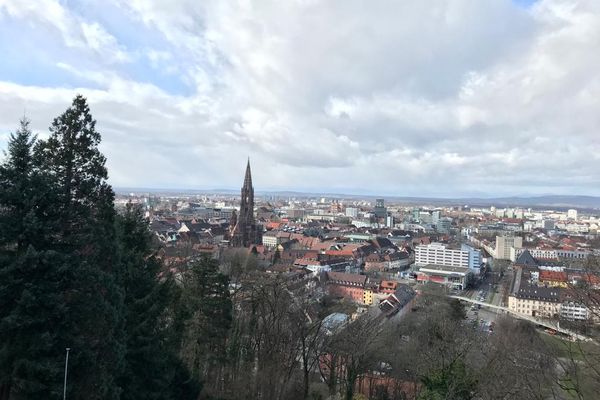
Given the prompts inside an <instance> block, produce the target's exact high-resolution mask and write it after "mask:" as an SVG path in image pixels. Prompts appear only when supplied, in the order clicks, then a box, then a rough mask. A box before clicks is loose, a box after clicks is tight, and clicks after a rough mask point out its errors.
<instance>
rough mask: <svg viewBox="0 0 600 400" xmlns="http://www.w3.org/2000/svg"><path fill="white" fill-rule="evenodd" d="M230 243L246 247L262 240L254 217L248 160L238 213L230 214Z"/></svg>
mask: <svg viewBox="0 0 600 400" xmlns="http://www.w3.org/2000/svg"><path fill="white" fill-rule="evenodd" d="M230 225H231V233H230V235H231V239H232V240H231V243H232V245H234V246H237V247H248V246H250V245H253V244H260V243H261V242H262V228H261V227H260V225H257V224H256V221H255V219H254V187H253V186H252V173H251V171H250V160H248V164H247V165H246V175H245V177H244V185H243V186H242V189H241V202H240V213H239V215H237V214H235V213H233V215H232V216H231V222H230Z"/></svg>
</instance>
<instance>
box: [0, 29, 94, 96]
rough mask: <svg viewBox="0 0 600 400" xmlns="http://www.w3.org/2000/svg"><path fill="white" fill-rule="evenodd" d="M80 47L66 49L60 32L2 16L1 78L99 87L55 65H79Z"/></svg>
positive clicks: (0, 43) (16, 81)
mask: <svg viewBox="0 0 600 400" xmlns="http://www.w3.org/2000/svg"><path fill="white" fill-rule="evenodd" d="M79 51H80V50H75V49H69V48H66V47H65V46H64V44H63V43H62V41H61V38H60V34H59V33H58V32H54V31H51V30H48V29H45V28H42V27H38V26H32V25H28V24H25V23H23V21H17V20H12V19H9V18H3V19H2V23H1V24H0V52H1V53H2V62H0V80H3V81H8V82H13V83H17V84H20V85H33V86H42V87H64V88H76V87H87V88H98V87H99V86H98V85H97V84H95V83H93V82H90V81H89V80H88V79H85V78H84V77H78V76H75V75H73V74H72V73H71V72H69V71H67V70H65V69H64V68H61V67H59V66H58V64H59V63H64V64H70V65H71V64H73V63H76V64H75V65H74V66H75V67H80V68H82V67H83V66H82V65H81V64H82V61H84V60H85V58H84V57H81V56H80V55H77V54H76V53H78V52H79Z"/></svg>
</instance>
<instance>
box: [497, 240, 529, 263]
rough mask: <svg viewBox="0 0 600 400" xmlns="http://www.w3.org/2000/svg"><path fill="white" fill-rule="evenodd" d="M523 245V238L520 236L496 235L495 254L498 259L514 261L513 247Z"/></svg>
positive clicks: (516, 247)
mask: <svg viewBox="0 0 600 400" xmlns="http://www.w3.org/2000/svg"><path fill="white" fill-rule="evenodd" d="M522 247H523V238H522V237H520V236H496V248H495V254H493V256H494V258H496V259H498V260H513V261H514V258H511V249H515V250H516V249H520V248H522ZM515 250H513V253H512V254H514V251H515ZM513 257H514V256H513Z"/></svg>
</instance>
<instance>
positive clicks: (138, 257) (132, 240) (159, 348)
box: [117, 204, 198, 400]
mask: <svg viewBox="0 0 600 400" xmlns="http://www.w3.org/2000/svg"><path fill="white" fill-rule="evenodd" d="M117 233H118V242H119V250H120V251H119V253H120V258H121V263H122V269H123V271H124V274H125V276H124V289H125V312H126V315H125V317H126V321H127V322H126V325H125V328H126V334H127V353H126V356H125V361H126V366H125V369H124V373H123V375H122V377H121V378H120V380H119V383H120V386H121V388H122V390H123V393H122V395H121V399H123V400H134V399H149V400H151V399H161V400H164V399H171V398H173V399H175V398H176V399H195V398H196V397H197V395H198V390H197V389H196V390H194V386H195V385H194V383H193V382H192V381H191V380H190V377H189V374H188V373H187V371H186V370H185V367H183V365H182V364H181V361H180V360H178V359H177V350H178V348H177V345H178V343H174V342H173V340H172V334H171V330H172V329H174V326H173V325H172V324H170V321H169V318H168V316H169V315H168V312H169V311H170V310H169V306H170V305H171V304H170V303H171V300H172V297H173V294H174V293H175V290H176V289H177V288H176V287H175V286H174V283H173V280H172V279H171V277H170V276H168V275H164V276H160V273H161V264H160V261H159V260H158V259H156V257H155V256H154V252H153V249H152V237H151V235H150V231H149V230H148V223H147V222H146V221H145V220H144V218H143V216H142V213H141V210H140V208H138V207H133V206H132V205H131V204H129V205H128V206H127V210H126V212H125V213H124V215H121V216H117ZM182 374H183V378H182ZM186 381H187V383H186ZM175 387H177V388H178V389H177V391H176V390H174V389H175ZM186 387H187V389H186ZM186 390H187V391H188V393H185V391H186ZM175 395H176V396H177V397H174V396H175Z"/></svg>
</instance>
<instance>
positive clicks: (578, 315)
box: [560, 300, 589, 321]
mask: <svg viewBox="0 0 600 400" xmlns="http://www.w3.org/2000/svg"><path fill="white" fill-rule="evenodd" d="M588 318H589V312H588V308H587V307H586V306H585V305H584V304H582V303H580V302H577V301H572V300H568V301H563V303H562V304H561V305H560V319H565V320H568V321H586V320H587V319H588Z"/></svg>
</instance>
